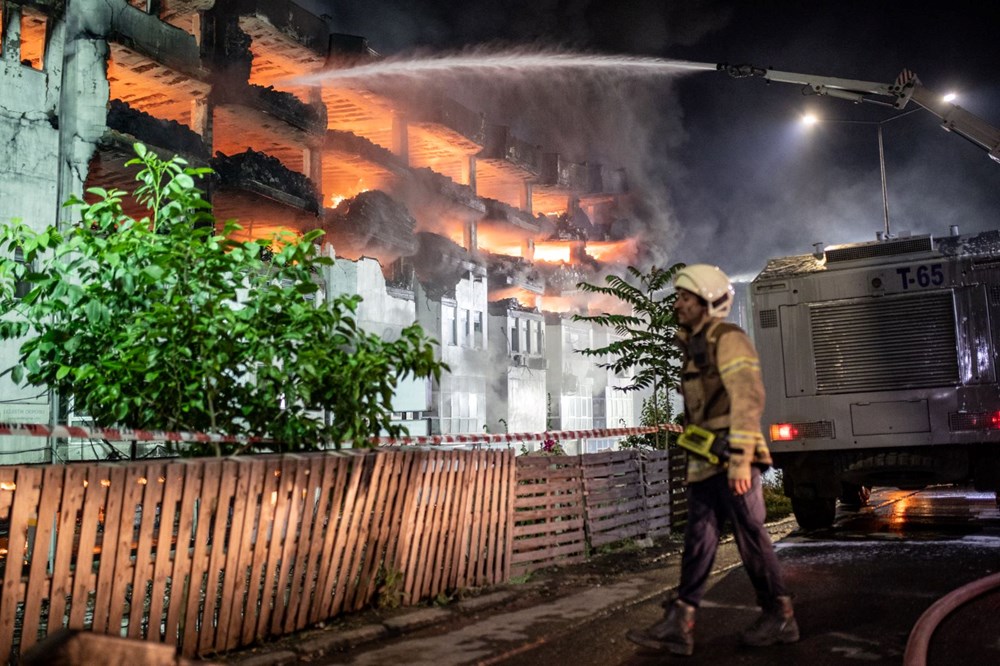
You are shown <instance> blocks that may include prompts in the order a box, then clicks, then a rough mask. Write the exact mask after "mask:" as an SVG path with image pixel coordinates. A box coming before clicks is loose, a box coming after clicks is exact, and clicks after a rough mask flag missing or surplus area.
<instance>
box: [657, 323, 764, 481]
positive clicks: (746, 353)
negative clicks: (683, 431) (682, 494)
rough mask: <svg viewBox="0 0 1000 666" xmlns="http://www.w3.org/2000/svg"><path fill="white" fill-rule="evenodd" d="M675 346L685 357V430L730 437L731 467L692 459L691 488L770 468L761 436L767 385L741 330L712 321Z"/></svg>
mask: <svg viewBox="0 0 1000 666" xmlns="http://www.w3.org/2000/svg"><path fill="white" fill-rule="evenodd" d="M676 341H677V344H678V346H679V347H680V350H681V353H682V360H681V363H682V365H681V395H682V396H683V397H684V419H685V425H688V424H693V425H696V426H700V427H702V428H705V429H706V430H711V431H713V432H715V433H717V434H725V433H728V437H729V446H730V448H731V450H732V451H731V453H730V458H729V461H728V462H724V463H721V464H719V465H713V464H711V463H709V462H708V461H707V460H705V459H703V458H699V457H698V456H688V469H687V478H688V482H689V483H691V482H695V481H703V480H705V479H707V478H709V477H711V476H713V475H715V474H719V473H721V472H723V471H726V472H727V474H728V477H729V478H730V479H749V478H750V466H751V465H752V464H756V465H760V466H762V467H769V466H770V465H771V452H770V451H769V450H768V448H767V444H766V443H765V441H764V435H763V433H761V430H760V420H761V415H762V414H763V411H764V384H763V382H762V381H761V376H760V360H759V359H758V357H757V350H756V349H754V346H753V343H752V342H751V341H750V338H749V336H747V334H746V333H745V332H744V331H743V329H741V328H740V327H739V326H736V325H734V324H729V323H726V322H724V321H722V320H721V319H718V318H713V319H711V320H709V322H708V323H707V324H706V325H704V326H703V327H702V328H701V329H700V330H698V331H697V332H694V333H692V332H689V331H686V330H684V329H679V330H678V332H677V337H676Z"/></svg>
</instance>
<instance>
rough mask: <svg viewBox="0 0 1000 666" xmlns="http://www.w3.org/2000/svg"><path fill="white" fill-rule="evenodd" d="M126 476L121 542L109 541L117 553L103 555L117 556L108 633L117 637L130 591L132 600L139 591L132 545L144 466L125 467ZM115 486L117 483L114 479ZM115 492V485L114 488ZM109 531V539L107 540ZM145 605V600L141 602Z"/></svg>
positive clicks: (122, 502) (120, 533)
mask: <svg viewBox="0 0 1000 666" xmlns="http://www.w3.org/2000/svg"><path fill="white" fill-rule="evenodd" d="M122 468H123V470H124V472H125V475H124V478H123V480H122V484H123V486H122V487H121V498H122V499H121V512H120V514H119V522H118V525H117V527H118V539H117V542H115V541H113V540H111V539H107V540H106V541H105V544H107V545H108V546H111V547H112V548H113V550H109V549H107V548H106V549H104V550H103V551H102V552H101V559H102V560H103V559H104V558H105V557H110V556H112V555H113V556H114V559H115V568H114V578H115V580H114V584H113V585H112V586H111V608H110V609H109V610H108V627H107V632H108V633H109V634H112V635H117V634H118V633H119V632H121V630H122V624H123V623H124V622H127V621H128V613H127V612H126V606H125V601H126V598H127V597H128V590H129V588H132V595H133V596H132V598H133V600H134V599H135V595H136V592H137V590H136V589H135V587H134V585H135V578H136V575H135V574H136V567H135V562H134V561H133V560H132V546H133V544H135V543H136V512H137V509H138V507H141V506H142V491H143V486H142V484H141V483H140V482H139V480H140V479H141V478H144V477H143V470H142V467H141V466H140V465H134V464H133V465H123V466H122ZM112 483H114V481H113V479H112ZM112 493H113V494H115V495H117V493H114V486H113V485H112ZM113 525H114V524H112V526H113ZM107 536H108V534H107V530H105V538H107ZM139 603H140V604H141V603H142V602H141V601H140V602H139Z"/></svg>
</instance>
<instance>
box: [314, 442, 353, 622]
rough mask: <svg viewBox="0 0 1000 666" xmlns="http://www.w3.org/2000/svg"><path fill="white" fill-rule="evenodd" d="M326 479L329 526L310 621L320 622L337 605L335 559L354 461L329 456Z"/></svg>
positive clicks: (333, 454) (325, 493) (336, 454)
mask: <svg viewBox="0 0 1000 666" xmlns="http://www.w3.org/2000/svg"><path fill="white" fill-rule="evenodd" d="M327 455H328V456H329V457H330V460H329V461H328V462H327V471H326V475H325V476H326V480H325V481H324V484H323V487H324V488H325V489H326V490H324V497H326V501H327V506H328V508H327V512H328V513H327V516H326V526H325V527H324V535H323V550H322V552H321V554H320V556H319V562H318V566H319V571H318V572H317V573H316V594H315V597H314V598H313V604H312V608H311V609H310V611H309V621H310V622H319V621H320V620H321V619H325V618H326V617H329V616H328V615H327V613H328V612H329V608H330V606H331V605H332V604H333V588H334V584H335V581H336V576H337V571H336V567H337V565H336V564H335V562H334V560H335V558H336V557H337V555H339V551H338V550H337V549H336V546H337V540H336V539H337V531H338V529H339V523H340V513H341V510H342V509H343V504H344V495H345V493H346V492H347V487H348V475H349V473H350V469H351V461H350V460H349V459H348V458H347V456H345V455H344V454H342V453H330V454H327Z"/></svg>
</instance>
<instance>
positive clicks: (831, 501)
mask: <svg viewBox="0 0 1000 666" xmlns="http://www.w3.org/2000/svg"><path fill="white" fill-rule="evenodd" d="M792 511H793V512H794V513H795V520H796V521H797V522H798V523H799V527H801V528H802V529H804V530H806V531H810V530H821V529H824V528H827V527H830V526H831V525H833V519H834V517H835V516H836V515H837V500H836V498H834V497H808V498H806V497H792Z"/></svg>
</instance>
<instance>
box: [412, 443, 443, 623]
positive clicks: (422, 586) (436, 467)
mask: <svg viewBox="0 0 1000 666" xmlns="http://www.w3.org/2000/svg"><path fill="white" fill-rule="evenodd" d="M443 453H444V452H443V451H440V450H433V451H429V452H428V454H427V457H426V460H427V472H426V474H425V477H424V488H425V489H426V495H424V496H423V498H422V499H423V502H422V503H421V504H422V506H423V509H424V512H423V515H422V516H421V517H420V518H419V520H420V528H421V529H420V539H419V540H418V541H417V552H416V556H415V558H414V569H415V570H414V575H413V577H412V580H413V584H412V586H408V587H407V592H408V593H409V595H410V596H409V598H410V601H409V603H416V602H417V601H418V600H420V599H422V598H424V597H426V595H427V594H429V592H430V586H429V585H428V584H427V579H428V578H429V577H430V576H431V571H430V567H431V566H433V564H434V562H433V557H434V554H433V545H434V543H435V537H436V536H437V533H436V531H435V528H436V519H437V515H438V506H439V503H440V485H441V484H440V481H439V479H440V476H441V467H442V460H441V457H442V455H443Z"/></svg>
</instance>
